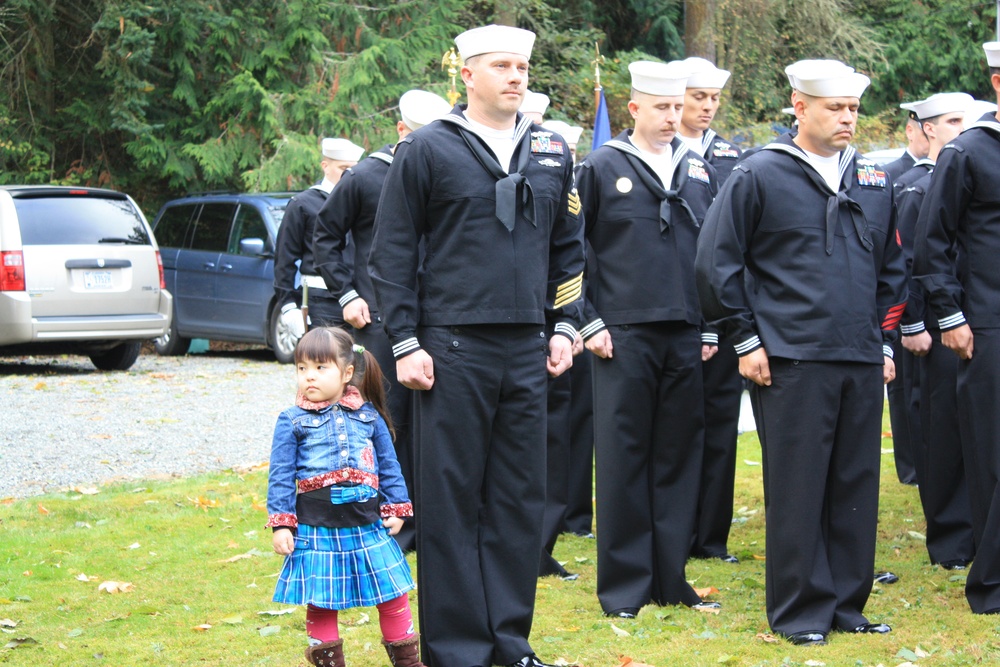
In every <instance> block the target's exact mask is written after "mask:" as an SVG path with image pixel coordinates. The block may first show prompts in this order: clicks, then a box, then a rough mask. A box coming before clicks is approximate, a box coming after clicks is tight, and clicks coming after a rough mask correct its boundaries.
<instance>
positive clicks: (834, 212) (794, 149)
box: [764, 135, 875, 255]
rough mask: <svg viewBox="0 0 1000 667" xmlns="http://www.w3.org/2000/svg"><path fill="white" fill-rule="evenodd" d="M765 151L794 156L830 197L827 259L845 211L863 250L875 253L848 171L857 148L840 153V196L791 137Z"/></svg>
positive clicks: (827, 211)
mask: <svg viewBox="0 0 1000 667" xmlns="http://www.w3.org/2000/svg"><path fill="white" fill-rule="evenodd" d="M764 150H772V151H779V152H782V153H787V154H788V155H791V156H793V157H794V158H796V159H797V160H798V161H799V164H800V165H801V166H802V171H803V172H805V174H806V176H808V177H809V180H811V181H812V182H813V183H814V184H815V185H816V187H818V188H819V189H820V190H821V191H826V192H827V193H830V194H829V196H828V197H827V200H826V254H827V255H832V254H833V237H834V233H835V231H836V229H837V226H838V224H839V220H840V208H841V207H845V208H846V209H847V212H848V214H849V215H850V216H851V222H852V223H853V224H854V231H855V232H856V233H857V235H858V241H860V243H861V246H862V247H863V248H864V249H865V250H867V251H868V252H871V251H872V249H873V248H874V247H875V242H874V241H872V235H871V231H870V230H869V228H868V218H866V217H865V212H864V209H862V208H861V205H860V204H859V203H857V202H856V201H854V200H853V199H851V197H850V194H849V193H850V190H851V186H852V185H854V179H853V178H850V177H849V174H848V170H847V168H848V166H850V165H851V164H853V162H854V156H855V153H856V151H855V150H854V147H853V146H848V147H847V148H845V149H844V150H843V151H841V153H840V162H839V167H840V189H839V190H838V191H837V192H833V191H832V190H831V189H830V186H829V184H827V182H826V179H824V178H823V177H822V176H821V175H820V173H819V172H818V171H816V167H814V166H813V164H812V163H811V162H810V161H809V156H808V155H806V153H805V151H804V150H802V149H801V148H800V147H799V146H798V145H797V144H796V143H795V142H794V141H792V138H791V137H789V136H787V135H783V136H780V137H778V138H777V139H776V140H775V141H774V142H772V143H770V144H768V145H767V146H764ZM859 216H860V217H859Z"/></svg>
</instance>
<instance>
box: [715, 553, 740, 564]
mask: <svg viewBox="0 0 1000 667" xmlns="http://www.w3.org/2000/svg"><path fill="white" fill-rule="evenodd" d="M716 558H718V559H719V560H721V561H722V562H723V563H733V564H734V565H735V564H736V563H739V562H740V559H739V558H737V557H736V556H734V555H732V554H723V555H721V556H716Z"/></svg>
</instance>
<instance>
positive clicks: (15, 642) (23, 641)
mask: <svg viewBox="0 0 1000 667" xmlns="http://www.w3.org/2000/svg"><path fill="white" fill-rule="evenodd" d="M36 644H38V641H37V640H35V639H33V638H31V637H17V638H15V639H11V640H10V641H9V642H7V645H6V646H4V648H20V647H22V646H32V645H36Z"/></svg>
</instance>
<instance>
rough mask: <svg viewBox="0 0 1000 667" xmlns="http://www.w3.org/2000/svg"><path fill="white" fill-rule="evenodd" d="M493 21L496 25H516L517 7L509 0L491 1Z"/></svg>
mask: <svg viewBox="0 0 1000 667" xmlns="http://www.w3.org/2000/svg"><path fill="white" fill-rule="evenodd" d="M493 21H494V22H495V23H496V24H497V25H511V26H515V27H516V26H517V7H516V5H514V4H513V3H511V2H510V0H506V1H505V0H496V2H494V3H493Z"/></svg>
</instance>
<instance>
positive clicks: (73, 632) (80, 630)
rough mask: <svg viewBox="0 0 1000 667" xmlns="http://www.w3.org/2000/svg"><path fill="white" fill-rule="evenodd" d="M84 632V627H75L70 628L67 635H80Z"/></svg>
mask: <svg viewBox="0 0 1000 667" xmlns="http://www.w3.org/2000/svg"><path fill="white" fill-rule="evenodd" d="M82 634H83V628H73V629H72V630H70V631H69V632H67V633H66V636H67V637H79V636H80V635H82Z"/></svg>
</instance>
